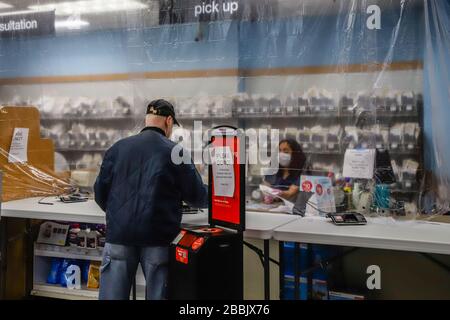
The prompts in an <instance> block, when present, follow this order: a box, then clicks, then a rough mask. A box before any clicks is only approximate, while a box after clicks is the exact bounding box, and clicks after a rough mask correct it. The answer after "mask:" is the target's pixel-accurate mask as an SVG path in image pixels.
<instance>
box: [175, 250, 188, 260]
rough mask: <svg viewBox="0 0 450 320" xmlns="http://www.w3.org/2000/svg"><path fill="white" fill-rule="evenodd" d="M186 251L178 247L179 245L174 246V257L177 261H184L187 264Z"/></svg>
mask: <svg viewBox="0 0 450 320" xmlns="http://www.w3.org/2000/svg"><path fill="white" fill-rule="evenodd" d="M188 254H189V253H188V251H187V250H186V249H183V248H180V247H176V248H175V259H176V260H177V261H178V262H181V263H184V264H188V262H189V257H188Z"/></svg>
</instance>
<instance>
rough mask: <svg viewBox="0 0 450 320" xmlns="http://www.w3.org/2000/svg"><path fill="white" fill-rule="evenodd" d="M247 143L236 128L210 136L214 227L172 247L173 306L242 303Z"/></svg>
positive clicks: (186, 234)
mask: <svg viewBox="0 0 450 320" xmlns="http://www.w3.org/2000/svg"><path fill="white" fill-rule="evenodd" d="M244 141H245V140H243V139H242V136H241V135H240V134H239V133H238V131H237V129H235V128H232V127H216V128H214V129H213V130H212V132H211V135H210V144H209V155H210V160H211V161H210V164H209V179H208V180H209V208H208V209H209V211H208V222H209V225H207V226H196V227H190V228H184V229H182V230H181V232H180V234H179V235H178V236H177V238H176V239H175V240H174V241H173V243H172V245H171V247H170V259H169V283H168V291H169V292H168V297H169V300H170V299H172V300H179V299H182V300H191V299H207V300H222V299H233V300H234V299H237V300H240V299H242V298H243V231H244V230H245V161H244V160H245V145H242V144H241V143H243V142H244Z"/></svg>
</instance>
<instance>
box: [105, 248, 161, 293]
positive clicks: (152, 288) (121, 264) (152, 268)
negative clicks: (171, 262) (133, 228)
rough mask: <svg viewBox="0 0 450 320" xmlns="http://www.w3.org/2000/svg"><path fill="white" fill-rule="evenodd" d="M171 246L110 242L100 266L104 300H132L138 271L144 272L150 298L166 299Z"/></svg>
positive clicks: (146, 290) (146, 291)
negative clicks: (144, 245) (134, 281)
mask: <svg viewBox="0 0 450 320" xmlns="http://www.w3.org/2000/svg"><path fill="white" fill-rule="evenodd" d="M168 259H169V248H168V247H134V246H124V245H118V244H111V243H106V245H105V248H104V251H103V261H102V265H101V267H100V293H99V299H100V300H128V299H129V298H130V291H131V287H132V284H133V280H134V278H135V276H136V270H137V267H138V265H139V263H140V264H141V267H142V270H143V272H144V277H145V282H146V289H145V298H146V299H147V300H161V299H166V291H167V290H166V286H167V269H168V267H167V265H168Z"/></svg>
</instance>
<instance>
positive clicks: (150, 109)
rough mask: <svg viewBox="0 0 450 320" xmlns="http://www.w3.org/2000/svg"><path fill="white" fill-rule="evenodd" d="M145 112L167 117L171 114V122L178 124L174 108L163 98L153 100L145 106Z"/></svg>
mask: <svg viewBox="0 0 450 320" xmlns="http://www.w3.org/2000/svg"><path fill="white" fill-rule="evenodd" d="M147 114H154V115H157V116H163V117H168V116H172V118H173V123H175V124H176V125H177V126H180V124H179V123H178V121H177V119H175V109H174V108H173V105H172V104H171V103H170V102H169V101H166V100H164V99H158V100H153V101H152V102H150V103H149V104H148V106H147Z"/></svg>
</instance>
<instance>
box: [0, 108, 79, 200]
mask: <svg viewBox="0 0 450 320" xmlns="http://www.w3.org/2000/svg"><path fill="white" fill-rule="evenodd" d="M0 133H1V138H0V171H1V177H2V179H1V180H2V181H1V183H2V194H1V200H2V201H10V200H17V199H23V198H28V197H38V196H49V195H61V194H64V193H67V192H70V191H71V190H72V186H71V184H70V183H69V181H68V179H67V175H66V173H64V172H59V174H58V173H56V172H55V171H54V162H55V157H54V148H53V142H52V141H51V140H49V139H42V138H41V137H40V130H39V112H38V111H37V109H36V108H34V107H1V108H0Z"/></svg>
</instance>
